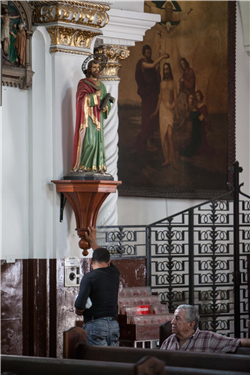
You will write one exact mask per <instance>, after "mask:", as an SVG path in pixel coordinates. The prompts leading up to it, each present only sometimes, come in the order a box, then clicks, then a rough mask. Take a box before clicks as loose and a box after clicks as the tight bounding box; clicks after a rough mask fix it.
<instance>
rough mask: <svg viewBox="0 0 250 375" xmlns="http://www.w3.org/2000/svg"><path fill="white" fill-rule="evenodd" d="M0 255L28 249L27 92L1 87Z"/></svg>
mask: <svg viewBox="0 0 250 375" xmlns="http://www.w3.org/2000/svg"><path fill="white" fill-rule="evenodd" d="M2 94H3V108H2V126H3V128H2V136H3V138H2V139H3V143H2V150H3V151H2V152H3V169H2V183H3V185H2V189H3V190H2V194H3V201H2V204H3V205H2V215H3V222H2V224H3V225H2V234H3V248H2V257H3V258H5V257H6V256H7V255H12V256H14V257H15V258H16V259H17V258H27V257H28V251H29V215H28V212H29V173H28V171H29V157H28V156H29V154H28V153H29V145H28V142H29V113H28V91H23V90H19V89H16V88H11V87H2Z"/></svg>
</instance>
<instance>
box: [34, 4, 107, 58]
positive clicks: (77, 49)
mask: <svg viewBox="0 0 250 375" xmlns="http://www.w3.org/2000/svg"><path fill="white" fill-rule="evenodd" d="M32 5H33V7H34V14H33V23H34V24H35V25H37V26H38V25H43V26H45V27H46V29H47V31H48V33H49V35H50V38H51V47H50V52H67V53H72V54H80V55H88V54H91V53H92V51H93V47H94V43H95V37H97V36H98V35H102V31H101V28H103V27H104V26H105V25H106V24H107V23H108V21H109V16H108V14H107V11H108V10H109V9H110V8H109V6H108V5H101V4H95V3H94V2H89V1H70V0H58V1H49V0H44V1H33V2H32Z"/></svg>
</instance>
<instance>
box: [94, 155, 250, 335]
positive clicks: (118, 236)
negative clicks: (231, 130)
mask: <svg viewBox="0 0 250 375" xmlns="http://www.w3.org/2000/svg"><path fill="white" fill-rule="evenodd" d="M239 172H240V168H239V165H238V162H236V163H235V165H234V187H233V188H232V191H231V193H228V195H227V196H224V197H220V198H218V199H213V200H212V201H209V202H205V203H203V204H201V205H197V206H195V207H192V208H190V209H188V210H185V211H182V212H180V213H178V214H175V215H172V216H170V217H168V218H165V219H163V220H161V221H159V222H156V223H153V224H151V225H149V226H130V227H123V226H119V227H102V229H101V230H102V231H105V240H104V241H103V243H102V246H107V248H108V249H109V250H110V251H111V254H112V256H113V257H121V256H122V257H139V256H144V257H146V258H147V285H150V286H151V287H152V289H153V291H157V292H158V293H159V294H160V296H161V299H162V301H166V302H168V304H169V310H170V311H174V310H175V308H176V307H177V306H178V305H180V304H183V303H189V304H194V305H196V306H197V308H198V310H199V314H200V318H201V319H200V327H201V329H208V330H212V331H214V332H219V333H222V334H225V335H227V336H235V337H244V336H246V332H247V319H248V318H249V305H248V303H249V297H248V288H247V286H248V283H249V279H248V277H249V276H248V272H247V269H248V267H249V265H248V262H247V257H250V197H248V196H247V195H245V194H243V193H241V192H240V186H239V178H238V177H239ZM240 194H242V195H244V197H245V198H246V199H245V200H244V201H240V200H239V196H240Z"/></svg>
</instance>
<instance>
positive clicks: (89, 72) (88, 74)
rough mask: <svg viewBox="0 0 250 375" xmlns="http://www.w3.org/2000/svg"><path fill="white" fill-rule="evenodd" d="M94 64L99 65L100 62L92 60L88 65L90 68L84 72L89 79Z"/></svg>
mask: <svg viewBox="0 0 250 375" xmlns="http://www.w3.org/2000/svg"><path fill="white" fill-rule="evenodd" d="M93 64H99V61H97V60H90V62H89V63H88V68H87V70H85V72H84V74H85V75H86V77H87V78H89V77H90V74H91V67H92V65H93Z"/></svg>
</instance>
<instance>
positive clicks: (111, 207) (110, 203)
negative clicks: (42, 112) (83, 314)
mask: <svg viewBox="0 0 250 375" xmlns="http://www.w3.org/2000/svg"><path fill="white" fill-rule="evenodd" d="M95 50H97V51H98V53H101V54H104V55H105V56H106V57H107V65H106V67H105V68H104V69H103V71H102V75H101V77H100V78H101V80H102V81H103V83H104V84H105V86H106V89H107V92H110V93H111V95H112V96H113V97H114V98H116V101H115V103H114V104H112V106H111V111H110V114H109V117H108V119H107V120H106V121H105V123H104V139H105V150H106V161H107V171H108V173H110V174H112V176H114V179H115V180H117V179H118V176H117V161H118V123H119V118H118V86H119V82H120V78H119V77H118V70H119V68H120V67H121V64H120V62H119V61H120V60H124V59H126V58H128V57H129V54H130V52H129V49H128V47H127V46H121V45H99V46H98V47H96V48H95ZM117 198H118V193H116V194H110V196H109V197H108V198H107V200H106V201H105V202H104V203H103V205H102V207H101V208H100V211H99V215H98V220H97V225H99V226H102V225H116V224H117V219H118V218H117ZM99 242H100V241H99Z"/></svg>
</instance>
